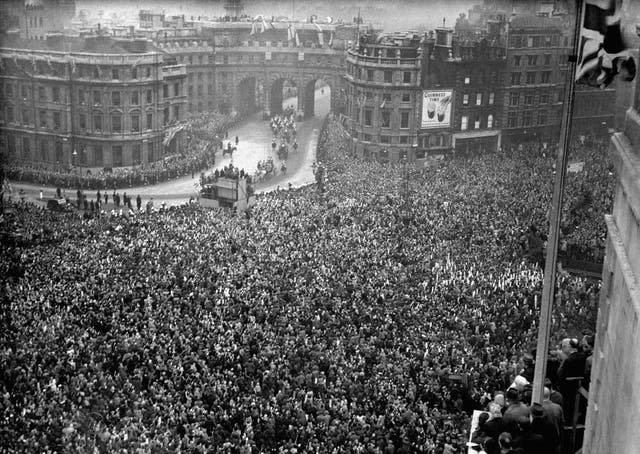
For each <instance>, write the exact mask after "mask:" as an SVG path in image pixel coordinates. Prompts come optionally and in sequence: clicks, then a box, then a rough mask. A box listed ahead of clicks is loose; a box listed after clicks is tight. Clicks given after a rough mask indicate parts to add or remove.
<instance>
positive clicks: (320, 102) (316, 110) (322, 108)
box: [304, 78, 333, 118]
mask: <svg viewBox="0 0 640 454" xmlns="http://www.w3.org/2000/svg"><path fill="white" fill-rule="evenodd" d="M332 97H333V89H332V87H331V85H330V84H328V83H327V81H326V80H324V79H322V78H319V79H313V80H310V81H309V82H307V83H306V85H305V87H304V116H305V118H311V117H313V116H314V115H318V116H320V117H324V116H326V115H327V114H328V113H329V111H330V110H331V98H332Z"/></svg>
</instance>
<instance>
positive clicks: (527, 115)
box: [522, 110, 533, 126]
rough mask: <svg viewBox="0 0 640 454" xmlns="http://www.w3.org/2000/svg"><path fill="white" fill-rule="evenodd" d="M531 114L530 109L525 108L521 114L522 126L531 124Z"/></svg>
mask: <svg viewBox="0 0 640 454" xmlns="http://www.w3.org/2000/svg"><path fill="white" fill-rule="evenodd" d="M532 117H533V114H532V112H531V111H530V110H525V111H524V113H523V114H522V126H531V119H532Z"/></svg>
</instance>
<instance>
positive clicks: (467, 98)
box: [462, 93, 469, 106]
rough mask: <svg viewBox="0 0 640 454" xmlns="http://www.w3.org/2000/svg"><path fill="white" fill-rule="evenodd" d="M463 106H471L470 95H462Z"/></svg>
mask: <svg viewBox="0 0 640 454" xmlns="http://www.w3.org/2000/svg"><path fill="white" fill-rule="evenodd" d="M462 105H463V106H468V105H469V95H468V94H467V93H465V94H464V95H462Z"/></svg>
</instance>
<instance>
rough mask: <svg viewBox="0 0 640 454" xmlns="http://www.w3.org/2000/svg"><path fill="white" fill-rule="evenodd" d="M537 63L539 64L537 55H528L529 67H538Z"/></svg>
mask: <svg viewBox="0 0 640 454" xmlns="http://www.w3.org/2000/svg"><path fill="white" fill-rule="evenodd" d="M537 63H538V56H537V55H527V65H528V66H536V64H537Z"/></svg>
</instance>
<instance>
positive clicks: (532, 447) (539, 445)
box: [513, 417, 553, 454]
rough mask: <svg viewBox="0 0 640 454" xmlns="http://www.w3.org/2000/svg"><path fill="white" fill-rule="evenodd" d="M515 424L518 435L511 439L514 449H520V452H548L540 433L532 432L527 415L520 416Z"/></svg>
mask: <svg viewBox="0 0 640 454" xmlns="http://www.w3.org/2000/svg"><path fill="white" fill-rule="evenodd" d="M517 425H518V433H519V434H520V435H518V436H517V437H516V438H515V439H514V440H513V442H514V445H515V447H516V449H520V450H522V454H549V452H548V451H545V443H544V439H543V438H542V435H539V434H537V433H535V432H533V430H532V427H531V421H530V420H529V418H528V417H521V418H520V419H519V420H518V423H517ZM552 452H553V451H552Z"/></svg>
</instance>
